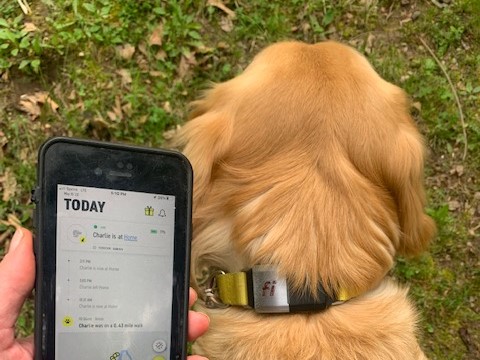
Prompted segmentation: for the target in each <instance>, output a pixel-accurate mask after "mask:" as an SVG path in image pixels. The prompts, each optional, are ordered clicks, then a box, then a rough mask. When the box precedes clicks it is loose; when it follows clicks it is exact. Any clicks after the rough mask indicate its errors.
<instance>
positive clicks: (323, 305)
mask: <svg viewBox="0 0 480 360" xmlns="http://www.w3.org/2000/svg"><path fill="white" fill-rule="evenodd" d="M215 292H217V293H218V296H217V294H215ZM205 293H206V295H207V299H206V301H205V303H206V306H207V307H211V308H218V307H225V306H229V305H234V306H243V307H246V308H251V309H254V310H255V311H256V312H258V313H295V312H310V311H322V310H325V309H328V308H329V307H330V306H332V305H338V304H341V303H343V302H345V301H346V300H348V299H349V298H350V297H349V296H348V295H347V294H346V293H345V292H341V293H340V294H338V295H336V296H335V298H332V297H331V296H329V295H328V294H327V293H326V291H325V290H324V288H323V286H322V285H321V284H319V286H318V288H317V294H316V295H317V296H316V297H314V296H312V295H311V294H310V293H298V292H295V291H292V290H291V286H290V285H289V283H288V281H287V280H286V279H285V278H283V277H280V276H279V275H278V272H277V268H276V266H273V265H255V266H254V267H253V268H252V269H250V270H248V271H245V272H236V273H224V272H220V273H217V274H216V275H215V276H214V279H213V282H212V284H211V285H210V287H209V288H208V289H206V290H205Z"/></svg>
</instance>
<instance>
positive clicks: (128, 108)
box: [122, 102, 133, 116]
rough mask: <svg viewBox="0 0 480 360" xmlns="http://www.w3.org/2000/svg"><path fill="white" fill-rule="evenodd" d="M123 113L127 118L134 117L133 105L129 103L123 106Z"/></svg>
mask: <svg viewBox="0 0 480 360" xmlns="http://www.w3.org/2000/svg"><path fill="white" fill-rule="evenodd" d="M122 112H123V113H124V114H125V115H127V116H132V114H133V108H132V103H129V102H127V103H126V104H125V105H122Z"/></svg>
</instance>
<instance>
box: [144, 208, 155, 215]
mask: <svg viewBox="0 0 480 360" xmlns="http://www.w3.org/2000/svg"><path fill="white" fill-rule="evenodd" d="M145 215H146V216H153V207H151V206H147V207H146V208H145Z"/></svg>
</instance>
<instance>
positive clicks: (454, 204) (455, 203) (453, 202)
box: [448, 200, 462, 211]
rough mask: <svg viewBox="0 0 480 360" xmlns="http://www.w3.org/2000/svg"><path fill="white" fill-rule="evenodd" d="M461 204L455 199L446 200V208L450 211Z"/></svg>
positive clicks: (458, 207) (456, 208)
mask: <svg viewBox="0 0 480 360" xmlns="http://www.w3.org/2000/svg"><path fill="white" fill-rule="evenodd" d="M461 206H462V204H460V201H457V200H451V201H449V202H448V210H450V211H455V210H458V209H460V207H461Z"/></svg>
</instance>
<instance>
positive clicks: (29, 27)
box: [23, 22, 38, 32]
mask: <svg viewBox="0 0 480 360" xmlns="http://www.w3.org/2000/svg"><path fill="white" fill-rule="evenodd" d="M37 30H38V28H37V27H36V26H35V24H34V23H32V22H27V23H25V25H24V26H23V31H25V32H35V31H37Z"/></svg>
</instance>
